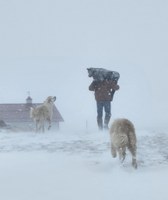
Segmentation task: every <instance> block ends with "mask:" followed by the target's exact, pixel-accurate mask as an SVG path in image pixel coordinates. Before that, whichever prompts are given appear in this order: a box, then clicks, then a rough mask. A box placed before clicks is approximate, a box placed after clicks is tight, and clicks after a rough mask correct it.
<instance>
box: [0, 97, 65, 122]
mask: <svg viewBox="0 0 168 200" xmlns="http://www.w3.org/2000/svg"><path fill="white" fill-rule="evenodd" d="M29 100H30V99H29ZM38 105H41V104H40V103H28V102H27V103H22V104H19V103H18V104H0V120H3V121H4V122H6V123H12V122H19V123H20V122H32V119H31V118H30V107H36V106H38ZM52 121H53V122H63V121H64V120H63V118H62V116H61V114H60V112H59V111H58V109H57V108H56V106H55V105H54V111H53V119H52Z"/></svg>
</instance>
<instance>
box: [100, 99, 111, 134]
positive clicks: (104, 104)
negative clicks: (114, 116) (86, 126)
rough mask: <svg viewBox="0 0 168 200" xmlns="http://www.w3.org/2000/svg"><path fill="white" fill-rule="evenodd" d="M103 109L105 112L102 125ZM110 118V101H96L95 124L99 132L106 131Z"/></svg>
mask: <svg viewBox="0 0 168 200" xmlns="http://www.w3.org/2000/svg"><path fill="white" fill-rule="evenodd" d="M103 109H104V112H105V117H104V125H103ZM110 118H111V101H97V124H98V127H99V129H100V130H102V129H103V127H104V128H105V129H108V123H109V121H110Z"/></svg>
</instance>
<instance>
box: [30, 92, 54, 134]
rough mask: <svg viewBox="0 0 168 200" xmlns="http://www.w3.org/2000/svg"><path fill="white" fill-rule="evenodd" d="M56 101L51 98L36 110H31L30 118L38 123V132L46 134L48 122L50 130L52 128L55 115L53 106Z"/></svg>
mask: <svg viewBox="0 0 168 200" xmlns="http://www.w3.org/2000/svg"><path fill="white" fill-rule="evenodd" d="M55 101H56V97H55V96H54V97H52V96H49V97H47V99H46V100H45V101H44V103H43V104H42V105H40V106H37V107H36V108H31V110H30V117H31V118H32V119H33V120H34V121H35V123H36V132H44V131H45V128H44V125H45V122H46V121H48V123H49V126H48V129H50V128H51V120H52V115H53V106H54V102H55Z"/></svg>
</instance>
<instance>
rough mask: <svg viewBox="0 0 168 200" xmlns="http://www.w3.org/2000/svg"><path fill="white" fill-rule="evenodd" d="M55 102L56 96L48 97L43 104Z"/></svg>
mask: <svg viewBox="0 0 168 200" xmlns="http://www.w3.org/2000/svg"><path fill="white" fill-rule="evenodd" d="M55 101H56V96H49V97H47V99H46V100H45V102H47V103H54V102H55Z"/></svg>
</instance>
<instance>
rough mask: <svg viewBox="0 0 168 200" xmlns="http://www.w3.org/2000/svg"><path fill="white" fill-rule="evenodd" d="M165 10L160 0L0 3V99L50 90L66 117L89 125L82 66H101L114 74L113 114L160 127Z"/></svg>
mask: <svg viewBox="0 0 168 200" xmlns="http://www.w3.org/2000/svg"><path fill="white" fill-rule="evenodd" d="M167 10H168V2H167V1H166V0H141V1H138V0H137V1H135V0H83V1H82V0H78V1H77V0H71V1H69V0H62V1H57V0H29V1H26V0H6V1H3V0H0V25H1V32H0V68H1V79H0V85H1V87H0V103H4V102H5V103H6V102H7V103H8V102H9V103H11V102H24V100H25V98H26V96H27V91H30V92H31V96H32V98H33V100H34V101H35V102H41V101H43V100H44V98H46V96H48V95H56V96H57V103H56V105H57V107H58V109H59V110H60V112H61V113H62V115H63V117H64V119H65V120H66V122H69V123H70V124H78V125H79V124H85V121H86V120H88V121H89V123H95V121H94V120H95V118H96V106H95V101H94V96H93V94H92V93H91V92H89V91H88V85H89V84H90V82H91V79H90V78H88V77H87V71H86V68H87V67H104V68H107V69H111V70H115V71H119V72H120V74H121V79H120V80H119V84H120V87H121V89H120V91H119V92H118V93H116V96H115V99H114V102H113V104H112V113H113V117H128V118H130V119H132V120H133V121H134V122H135V124H136V125H137V126H138V127H146V126H149V127H157V126H161V127H163V126H167V118H168V114H167V112H166V111H167V110H168V103H167V102H168V95H167V91H168V84H167V83H168V81H167V74H168V68H167V65H168V58H167V53H168V37H167V35H168V28H167V27H168V13H167ZM72 119H73V120H72Z"/></svg>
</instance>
